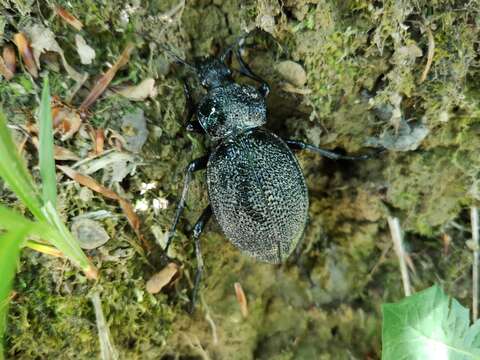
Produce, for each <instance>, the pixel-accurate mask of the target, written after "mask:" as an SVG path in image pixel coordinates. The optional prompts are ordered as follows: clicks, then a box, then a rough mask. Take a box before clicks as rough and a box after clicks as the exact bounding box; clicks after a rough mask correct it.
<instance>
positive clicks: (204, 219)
mask: <svg viewBox="0 0 480 360" xmlns="http://www.w3.org/2000/svg"><path fill="white" fill-rule="evenodd" d="M211 216H212V207H211V206H210V205H208V206H207V207H206V208H205V210H203V212H202V215H200V218H199V219H198V220H197V222H196V223H195V226H194V227H193V241H194V242H195V256H196V258H197V270H196V272H195V280H194V283H193V290H192V297H191V299H190V306H189V309H188V312H189V313H190V314H191V313H193V311H194V310H195V303H196V301H197V294H198V289H199V287H200V281H201V279H202V275H203V258H202V252H201V248H200V235H201V234H202V232H203V229H204V228H205V225H207V223H208V220H210V218H211Z"/></svg>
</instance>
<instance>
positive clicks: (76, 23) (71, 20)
mask: <svg viewBox="0 0 480 360" xmlns="http://www.w3.org/2000/svg"><path fill="white" fill-rule="evenodd" d="M55 13H56V14H57V15H58V16H60V17H61V18H62V19H63V20H64V21H65V22H66V23H67V24H69V25H70V26H72V27H73V28H75V29H76V30H78V31H80V30H82V28H83V24H82V23H81V21H80V20H78V19H77V18H76V17H75V16H73V15H72V14H70V13H69V12H68V11H67V10H65V9H64V8H63V7H61V6H59V5H56V6H55Z"/></svg>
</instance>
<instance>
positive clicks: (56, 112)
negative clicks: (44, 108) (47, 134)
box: [52, 97, 82, 141]
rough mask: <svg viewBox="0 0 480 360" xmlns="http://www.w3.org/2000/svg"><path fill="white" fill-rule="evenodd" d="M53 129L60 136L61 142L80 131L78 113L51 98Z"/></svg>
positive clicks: (56, 99)
mask: <svg viewBox="0 0 480 360" xmlns="http://www.w3.org/2000/svg"><path fill="white" fill-rule="evenodd" d="M52 119H53V127H54V128H55V129H56V130H57V131H59V132H60V133H61V134H62V138H61V140H62V141H65V140H68V139H70V138H71V137H72V136H73V135H75V133H76V132H77V131H78V130H79V129H80V126H81V125H82V118H81V116H80V113H79V112H78V111H77V110H76V109H74V108H71V107H70V106H68V105H66V104H64V103H62V102H61V101H60V100H59V99H58V98H57V97H53V98H52Z"/></svg>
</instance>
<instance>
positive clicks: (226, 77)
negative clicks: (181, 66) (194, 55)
mask: <svg viewBox="0 0 480 360" xmlns="http://www.w3.org/2000/svg"><path fill="white" fill-rule="evenodd" d="M195 69H196V73H197V76H198V79H199V80H200V83H201V84H202V86H203V87H205V88H206V89H207V90H210V89H213V88H216V87H218V86H221V85H222V84H224V83H225V82H229V81H232V72H231V70H230V69H229V68H228V66H227V65H226V64H225V63H224V62H223V61H222V60H221V59H218V58H214V57H207V58H202V59H196V61H195Z"/></svg>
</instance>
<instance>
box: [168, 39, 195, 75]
mask: <svg viewBox="0 0 480 360" xmlns="http://www.w3.org/2000/svg"><path fill="white" fill-rule="evenodd" d="M160 47H161V48H162V49H163V50H165V52H166V53H167V54H168V55H170V56H171V57H172V58H174V59H175V61H177V62H179V63H180V64H182V65H184V66H185V67H186V68H188V69H190V70H192V71H193V72H195V73H196V72H197V68H196V67H195V66H193V65H191V64H189V63H188V62H186V61H185V60H183V59H182V58H181V57H180V56H178V55H177V54H175V53H174V52H173V51H172V50H170V49H169V48H167V47H166V46H165V45H162V44H160Z"/></svg>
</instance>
